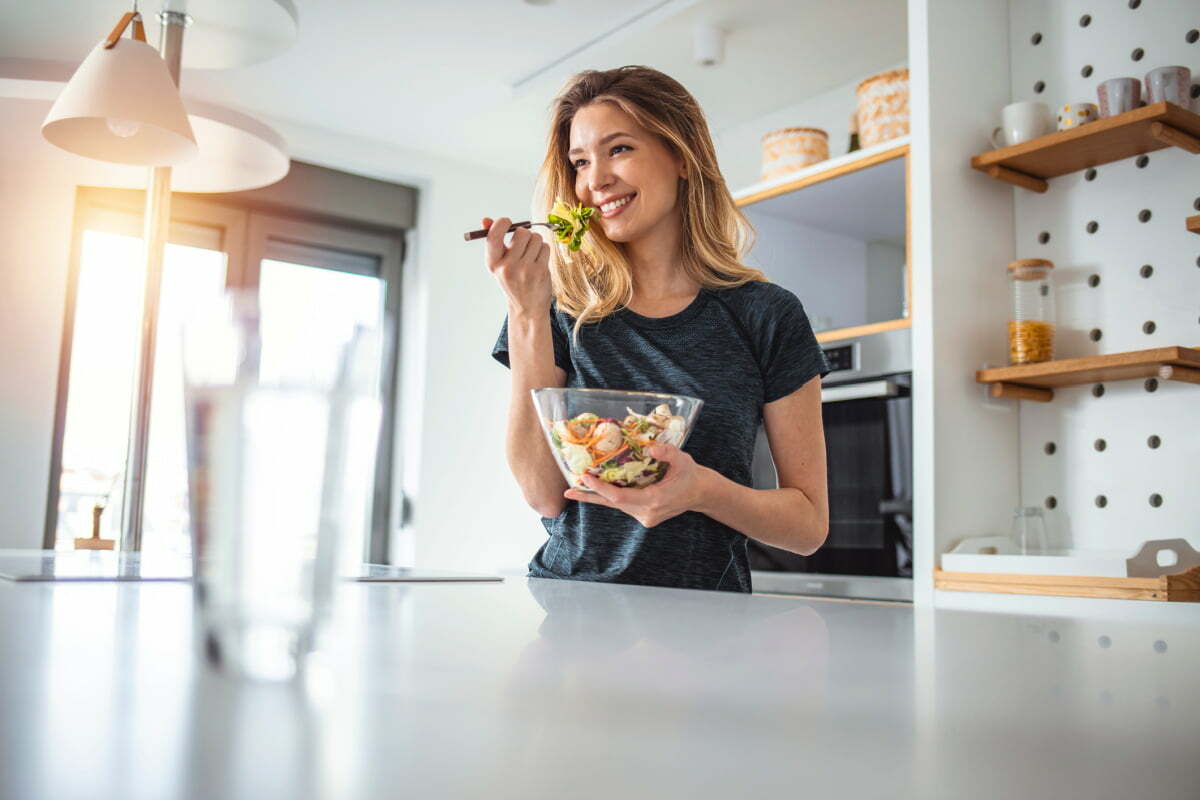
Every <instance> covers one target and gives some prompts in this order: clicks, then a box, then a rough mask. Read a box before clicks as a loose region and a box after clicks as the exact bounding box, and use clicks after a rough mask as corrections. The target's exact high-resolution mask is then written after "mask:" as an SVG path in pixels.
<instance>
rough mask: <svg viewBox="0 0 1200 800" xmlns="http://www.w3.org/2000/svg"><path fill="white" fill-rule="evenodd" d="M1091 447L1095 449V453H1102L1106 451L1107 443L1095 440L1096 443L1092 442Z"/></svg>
mask: <svg viewBox="0 0 1200 800" xmlns="http://www.w3.org/2000/svg"><path fill="white" fill-rule="evenodd" d="M1092 447H1094V448H1096V452H1097V453H1103V452H1104V451H1105V450H1107V449H1108V442H1106V441H1104V440H1103V439H1097V440H1096V441H1094V442H1092Z"/></svg>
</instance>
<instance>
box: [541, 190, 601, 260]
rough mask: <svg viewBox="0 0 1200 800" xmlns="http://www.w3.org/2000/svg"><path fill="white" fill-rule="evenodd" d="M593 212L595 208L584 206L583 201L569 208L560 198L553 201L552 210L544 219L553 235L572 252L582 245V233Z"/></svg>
mask: <svg viewBox="0 0 1200 800" xmlns="http://www.w3.org/2000/svg"><path fill="white" fill-rule="evenodd" d="M595 213H596V209H594V208H584V206H583V203H579V204H577V205H576V206H575V207H574V208H571V207H570V206H569V205H567V204H566V203H564V202H563V201H562V200H558V201H556V202H555V203H554V210H553V211H551V212H550V213H549V214H547V215H546V221H547V222H548V223H549V224H550V230H551V231H553V232H554V237H555V238H556V239H558V240H559V241H560V242H562V243H563V244H565V245H566V246H567V249H568V250H571V251H572V252H574V251H578V250H579V248H580V247H582V246H583V235H584V234H585V233H587V229H588V225H590V224H591V221H592V217H593V216H594V215H595Z"/></svg>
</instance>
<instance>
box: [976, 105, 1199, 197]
mask: <svg viewBox="0 0 1200 800" xmlns="http://www.w3.org/2000/svg"><path fill="white" fill-rule="evenodd" d="M1171 146H1175V147H1180V148H1183V149H1184V150H1187V151H1188V152H1189V153H1200V114H1193V113H1192V112H1191V111H1188V110H1187V109H1185V108H1181V107H1179V106H1177V105H1174V104H1172V103H1167V102H1162V103H1154V104H1153V105H1148V106H1144V107H1142V108H1138V109H1135V110H1133V111H1127V112H1125V113H1124V114H1117V115H1116V116H1113V117H1106V118H1104V119H1099V120H1096V121H1095V122H1089V123H1086V124H1084V125H1080V126H1079V127H1077V128H1071V129H1070V130H1065V131H1058V132H1056V133H1048V134H1046V135H1045V136H1039V137H1038V138H1036V139H1031V140H1029V141H1028V142H1022V143H1021V144H1015V145H1013V146H1011V147H1001V148H999V149H998V150H993V151H991V152H989V153H980V154H979V155H977V156H975V157H973V158H972V159H971V166H972V167H974V168H975V169H977V170H980V171H982V172H986V173H987V174H988V175H991V176H992V177H993V178H996V179H997V180H1001V181H1004V182H1005V183H1011V184H1013V185H1014V186H1020V187H1022V188H1025V189H1029V190H1031V191H1034V192H1045V191H1046V190H1047V189H1048V188H1049V184H1048V183H1047V182H1046V181H1047V179H1049V178H1055V177H1058V176H1059V175H1066V174H1068V173H1071V172H1078V171H1079V170H1081V169H1087V168H1088V167H1097V166H1100V165H1101V164H1108V163H1110V162H1113V161H1120V160H1121V159H1125V158H1129V157H1130V156H1137V155H1141V154H1143V153H1150V152H1153V151H1155V150H1161V149H1163V148H1164V147H1171Z"/></svg>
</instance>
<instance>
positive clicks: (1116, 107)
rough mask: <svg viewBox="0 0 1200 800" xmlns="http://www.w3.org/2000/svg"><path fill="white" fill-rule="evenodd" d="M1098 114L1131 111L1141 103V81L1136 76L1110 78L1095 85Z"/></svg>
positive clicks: (1107, 115) (1111, 114)
mask: <svg viewBox="0 0 1200 800" xmlns="http://www.w3.org/2000/svg"><path fill="white" fill-rule="evenodd" d="M1096 95H1097V96H1098V97H1099V98H1100V116H1102V117H1111V116H1114V115H1116V114H1124V113H1125V112H1126V111H1133V110H1134V109H1135V108H1137V107H1138V105H1139V104H1140V103H1141V99H1142V82H1141V81H1139V80H1138V79H1137V78H1112V79H1110V80H1107V81H1105V82H1104V83H1102V84H1100V85H1099V86H1097V87H1096Z"/></svg>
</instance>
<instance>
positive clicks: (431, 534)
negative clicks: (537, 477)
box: [0, 100, 545, 573]
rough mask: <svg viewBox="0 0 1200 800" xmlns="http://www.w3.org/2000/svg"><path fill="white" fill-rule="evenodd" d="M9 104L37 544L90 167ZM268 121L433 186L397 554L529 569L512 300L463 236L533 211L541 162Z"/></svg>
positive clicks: (357, 168)
mask: <svg viewBox="0 0 1200 800" xmlns="http://www.w3.org/2000/svg"><path fill="white" fill-rule="evenodd" d="M3 102H4V103H5V105H4V110H5V120H6V132H5V133H3V134H0V135H2V136H3V138H2V139H0V186H2V187H3V214H0V236H3V239H2V240H3V241H4V242H5V246H4V248H3V251H2V252H3V255H2V259H3V260H2V261H0V298H2V299H0V342H3V345H2V346H0V547H40V546H41V542H42V528H43V520H44V514H45V503H46V490H47V487H48V484H49V455H50V442H51V436H52V433H53V410H54V402H55V394H56V381H57V369H58V361H59V346H60V339H61V333H62V324H63V313H64V309H63V303H64V296H65V286H66V276H67V262H68V257H69V253H68V246H69V238H70V231H71V224H72V214H73V207H74V185H75V182H76V181H77V180H80V179H81V176H86V174H87V168H86V165H85V164H83V163H81V162H80V161H77V160H75V159H74V158H73V157H66V158H64V157H62V156H61V155H59V153H58V151H56V150H54V149H53V148H51V147H50V146H49V145H46V144H45V143H44V142H41V140H40V135H37V134H36V122H37V120H32V117H30V115H29V114H24V115H22V114H19V113H15V112H16V111H17V110H19V109H21V108H23V107H22V106H20V105H19V104H20V103H25V102H34V101H13V100H5V101H3ZM40 113H42V114H44V110H43V111H42V112H40ZM33 116H37V114H34V115H33ZM25 117H30V119H26V118H25ZM30 120H32V121H30ZM267 121H268V122H270V124H272V125H273V126H274V127H276V129H277V130H279V131H280V132H281V133H282V134H283V135H284V136H285V138H286V139H287V140H288V143H289V149H290V154H291V155H292V156H293V157H294V158H296V159H299V160H303V161H309V162H312V163H316V164H321V165H323V166H328V167H332V168H336V169H343V170H346V171H349V172H355V173H359V174H363V175H369V176H371V177H375V178H380V179H384V180H395V181H398V182H401V183H407V184H409V185H414V186H417V187H418V188H419V189H420V192H421V195H420V207H419V209H418V220H417V227H416V230H414V231H413V234H412V237H413V238H412V241H411V242H410V247H409V256H408V259H407V261H406V264H405V274H404V287H403V291H404V308H403V315H404V317H403V331H402V336H403V342H402V347H403V352H402V375H401V382H402V384H401V390H402V397H401V410H400V413H401V429H402V438H401V441H400V443H399V453H400V457H401V459H402V464H401V465H400V466H401V475H400V477H399V478H398V480H400V481H402V483H403V487H402V488H403V489H404V491H405V492H406V493H407V494H408V496H409V497H410V499H411V501H412V503H413V511H414V513H413V518H412V520H411V523H410V525H409V527H408V528H407V529H406V530H405V532H404V533H403V534H400V535H398V536H397V537H396V538H395V540H394V543H393V553H394V556H395V559H396V560H397V561H405V562H408V563H415V564H417V565H419V566H423V567H428V568H445V569H457V570H473V571H493V570H497V569H505V570H508V571H521V572H522V573H523V570H524V566H525V564H526V563H527V562H528V560H529V558H530V556H531V555H532V554H533V552H534V551H535V550H536V548H537V546H538V545H539V544H540V543H541V541H542V539H543V538H544V537H545V532H544V530H543V529H542V527H541V524H540V522H539V521H538V518H537V515H536V514H535V513H534V512H533V511H531V510H529V509H528V508H526V507H525V505H524V503H523V502H522V501H521V499H520V494H519V492H518V491H517V488H516V485H515V483H514V482H513V479H512V477H511V476H510V473H509V471H508V468H507V466H506V464H505V462H504V447H503V431H504V421H505V416H506V411H507V403H508V387H509V383H508V373H507V370H505V369H504V368H503V367H501V366H500V365H498V364H496V363H495V362H494V361H492V359H491V357H490V355H489V354H490V351H491V346H492V344H493V342H494V341H495V338H496V334H497V332H498V331H499V327H500V323H501V320H502V319H503V316H504V302H503V298H502V295H501V293H500V291H499V289H498V288H497V287H496V285H495V282H494V280H493V279H492V278H491V276H490V275H489V274H488V273H487V271H486V269H485V268H484V266H483V255H482V248H481V247H480V245H479V243H470V244H468V243H466V242H464V241H463V240H462V232H463V231H464V230H468V229H472V228H475V227H477V226H478V222H479V219H480V217H482V216H485V215H491V216H499V215H507V216H513V217H517V216H520V215H524V214H526V213H527V212H528V209H529V205H530V202H529V200H530V191H531V189H532V175H533V166H534V165H523V164H522V165H513V168H514V170H519V172H518V173H516V174H508V173H505V172H501V171H496V170H486V169H481V168H478V167H472V166H466V165H462V164H458V163H454V162H448V161H445V160H442V159H436V158H429V157H426V156H425V155H423V154H420V153H413V152H410V151H405V150H401V149H397V148H393V147H389V146H388V145H387V144H385V143H380V142H373V141H367V140H358V139H350V138H347V137H344V136H341V135H337V134H331V133H329V132H326V131H321V130H315V129H311V128H304V127H300V126H295V125H291V124H289V123H287V122H285V121H280V120H267ZM17 123H19V125H17ZM15 128H19V129H15ZM27 129H30V130H27ZM31 130H32V132H33V135H32V136H31V135H30V132H31ZM83 179H84V180H86V177H84V178H83ZM397 505H398V504H397ZM397 512H398V509H397Z"/></svg>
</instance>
